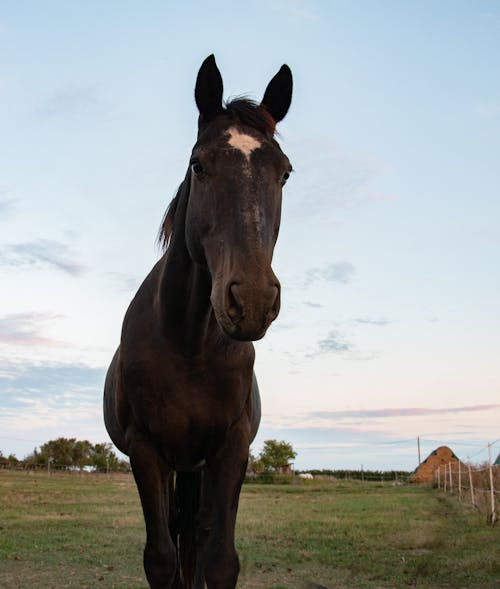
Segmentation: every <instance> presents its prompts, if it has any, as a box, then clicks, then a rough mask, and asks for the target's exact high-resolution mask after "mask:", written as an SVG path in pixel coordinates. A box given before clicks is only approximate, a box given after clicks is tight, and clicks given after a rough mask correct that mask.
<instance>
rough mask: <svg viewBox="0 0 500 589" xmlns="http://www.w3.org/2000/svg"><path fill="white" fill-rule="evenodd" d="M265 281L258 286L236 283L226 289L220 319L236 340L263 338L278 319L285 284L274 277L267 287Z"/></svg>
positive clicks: (221, 323)
mask: <svg viewBox="0 0 500 589" xmlns="http://www.w3.org/2000/svg"><path fill="white" fill-rule="evenodd" d="M258 282H261V281H258ZM262 282H264V281H262ZM262 282H261V284H258V283H257V281H252V280H246V281H232V282H230V283H229V284H227V285H226V286H225V289H224V295H223V309H222V311H223V312H222V313H221V314H219V316H218V319H217V320H218V322H219V325H220V326H221V327H222V329H223V330H224V331H225V332H226V333H227V335H229V336H230V337H232V338H233V339H237V340H244V341H251V340H252V341H254V340H258V339H261V338H262V337H263V336H264V335H265V333H266V331H267V328H268V327H269V325H270V324H271V323H272V322H273V321H274V320H275V319H276V317H277V316H278V313H279V310H280V301H281V296H280V294H281V285H280V283H279V281H278V279H277V278H276V277H275V276H274V274H273V276H272V278H271V279H269V280H266V281H265V282H264V284H262Z"/></svg>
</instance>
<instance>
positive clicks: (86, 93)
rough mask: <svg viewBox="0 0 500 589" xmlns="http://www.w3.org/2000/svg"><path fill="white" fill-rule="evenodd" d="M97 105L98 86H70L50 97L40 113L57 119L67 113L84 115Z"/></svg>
mask: <svg viewBox="0 0 500 589" xmlns="http://www.w3.org/2000/svg"><path fill="white" fill-rule="evenodd" d="M97 105H98V99H97V86H96V84H88V85H83V86H76V85H68V86H66V87H64V88H60V89H58V90H57V91H55V92H54V93H53V94H52V95H50V96H48V97H47V99H46V100H45V102H44V103H43V104H41V105H40V107H39V108H38V112H39V114H41V115H43V116H46V117H55V116H60V115H64V114H67V113H82V112H85V111H88V110H90V109H91V108H94V107H95V106H97Z"/></svg>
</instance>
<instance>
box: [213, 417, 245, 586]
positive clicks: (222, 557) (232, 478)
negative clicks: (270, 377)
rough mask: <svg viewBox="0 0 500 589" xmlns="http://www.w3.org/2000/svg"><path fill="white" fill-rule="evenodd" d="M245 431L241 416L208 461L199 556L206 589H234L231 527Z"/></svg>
mask: <svg viewBox="0 0 500 589" xmlns="http://www.w3.org/2000/svg"><path fill="white" fill-rule="evenodd" d="M249 432H250V427H249V424H248V422H247V421H246V420H244V419H242V420H241V421H240V422H239V423H238V424H236V425H235V426H233V427H232V428H231V430H230V432H229V435H228V437H227V440H226V444H225V446H224V448H223V450H222V451H221V452H219V453H218V454H217V456H216V458H215V459H214V460H213V461H210V462H209V464H208V468H209V472H210V481H211V485H210V486H211V489H210V491H211V495H212V501H211V504H212V527H211V530H210V534H209V538H208V542H207V546H206V549H205V551H204V559H203V560H204V563H205V581H206V584H207V587H208V589H234V588H235V587H236V582H237V580H238V574H239V571H240V564H239V560H238V554H237V552H236V548H235V545H234V528H235V525H236V513H237V511H238V501H239V496H240V491H241V485H242V484H243V480H244V478H245V472H246V467H247V462H248V446H249V435H250V433H249Z"/></svg>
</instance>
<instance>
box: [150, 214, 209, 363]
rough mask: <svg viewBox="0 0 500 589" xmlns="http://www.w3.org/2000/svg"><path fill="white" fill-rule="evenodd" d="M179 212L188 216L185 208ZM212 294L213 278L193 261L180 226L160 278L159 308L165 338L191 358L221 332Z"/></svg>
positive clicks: (169, 249)
mask: <svg viewBox="0 0 500 589" xmlns="http://www.w3.org/2000/svg"><path fill="white" fill-rule="evenodd" d="M179 213H180V214H181V215H182V216H185V215H184V211H183V210H182V209H181V211H178V214H179ZM179 224H180V223H179ZM210 294H211V280H210V275H209V274H208V272H207V271H206V270H205V269H203V268H201V267H200V266H198V265H197V264H196V263H195V262H193V260H192V259H191V257H190V256H189V252H188V250H187V247H186V243H185V238H184V227H183V226H182V227H181V228H179V227H178V228H177V231H175V232H174V235H173V236H172V242H171V244H170V246H169V248H168V251H167V254H166V256H165V261H164V267H163V271H162V272H161V275H160V284H159V305H160V313H161V317H162V324H163V329H164V332H165V335H166V336H167V338H168V339H169V340H170V341H172V342H175V343H176V345H177V346H178V347H180V348H181V349H182V350H183V351H184V352H185V353H186V354H188V355H191V354H196V353H198V351H199V349H200V348H203V347H205V346H206V344H207V341H208V340H210V339H211V338H212V337H213V331H214V329H216V330H218V329H219V327H218V326H217V325H216V324H215V325H214V323H215V319H214V317H213V309H212V304H211V302H210Z"/></svg>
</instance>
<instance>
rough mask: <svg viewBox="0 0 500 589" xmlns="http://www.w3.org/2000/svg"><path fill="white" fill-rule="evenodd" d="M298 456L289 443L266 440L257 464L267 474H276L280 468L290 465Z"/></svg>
mask: <svg viewBox="0 0 500 589" xmlns="http://www.w3.org/2000/svg"><path fill="white" fill-rule="evenodd" d="M296 456H297V452H295V451H294V449H293V447H292V445H291V444H289V443H288V442H285V441H283V440H282V441H281V442H278V441H277V440H266V441H265V442H264V447H263V449H262V452H261V453H260V454H259V459H258V461H257V464H258V465H259V466H262V468H263V470H265V471H266V472H276V471H277V470H279V468H280V467H282V466H286V465H288V464H289V463H290V462H291V461H292V460H293V459H294V458H295V457H296Z"/></svg>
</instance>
